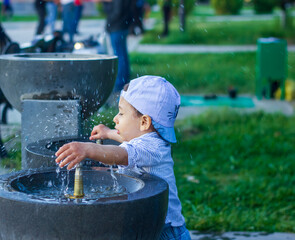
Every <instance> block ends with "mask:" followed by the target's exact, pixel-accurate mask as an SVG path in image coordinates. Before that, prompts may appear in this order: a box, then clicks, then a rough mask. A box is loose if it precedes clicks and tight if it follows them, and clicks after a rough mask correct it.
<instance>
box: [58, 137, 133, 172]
mask: <svg viewBox="0 0 295 240" xmlns="http://www.w3.org/2000/svg"><path fill="white" fill-rule="evenodd" d="M55 155H56V156H57V158H56V160H55V161H56V162H57V163H58V164H59V167H61V168H62V167H64V166H65V165H67V164H69V165H68V166H67V169H69V170H70V169H72V168H73V167H74V166H75V165H76V164H77V163H79V162H81V161H82V160H83V159H85V158H90V159H93V160H95V161H99V162H102V163H104V164H108V165H113V164H117V165H128V153H127V151H126V150H125V149H124V148H121V147H118V146H114V145H100V144H96V143H89V142H71V143H68V144H65V145H63V146H62V147H61V148H60V149H59V150H58V151H57V152H56V153H55Z"/></svg>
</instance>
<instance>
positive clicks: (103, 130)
mask: <svg viewBox="0 0 295 240" xmlns="http://www.w3.org/2000/svg"><path fill="white" fill-rule="evenodd" d="M110 131H111V129H110V128H108V127H107V126H105V125H103V124H99V125H97V126H95V127H94V128H93V130H92V132H91V136H90V138H89V139H90V140H97V139H108V138H109V133H110Z"/></svg>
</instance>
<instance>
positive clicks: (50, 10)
mask: <svg viewBox="0 0 295 240" xmlns="http://www.w3.org/2000/svg"><path fill="white" fill-rule="evenodd" d="M58 4H59V0H47V3H46V10H47V17H46V25H48V26H49V27H50V32H51V34H53V33H54V32H55V22H56V18H57V8H58Z"/></svg>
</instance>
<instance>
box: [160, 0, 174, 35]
mask: <svg viewBox="0 0 295 240" xmlns="http://www.w3.org/2000/svg"><path fill="white" fill-rule="evenodd" d="M171 10H172V3H171V0H164V4H163V7H162V11H163V20H164V30H163V33H162V36H163V37H166V36H168V34H169V22H170V19H171Z"/></svg>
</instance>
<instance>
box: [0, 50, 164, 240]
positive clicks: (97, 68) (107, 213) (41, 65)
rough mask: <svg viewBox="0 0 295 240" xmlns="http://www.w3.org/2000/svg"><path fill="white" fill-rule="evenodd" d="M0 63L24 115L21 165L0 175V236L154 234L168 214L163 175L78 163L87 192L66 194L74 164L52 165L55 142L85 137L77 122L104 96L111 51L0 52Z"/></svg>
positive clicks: (112, 73)
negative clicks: (75, 196) (69, 166)
mask: <svg viewBox="0 0 295 240" xmlns="http://www.w3.org/2000/svg"><path fill="white" fill-rule="evenodd" d="M0 69H1V76H0V86H1V89H2V91H3V93H4V95H5V96H6V98H7V99H8V101H9V102H10V103H11V104H12V106H13V107H14V108H16V109H18V110H19V111H20V112H21V114H22V126H21V127H22V131H21V134H22V168H23V169H24V170H22V171H19V172H14V173H10V174H6V175H2V176H0V213H1V214H0V239H11V240H14V239H50V240H51V239H128V240H129V239H151V240H154V239H157V238H158V237H159V235H160V233H161V229H162V226H163V225H164V222H165V216H166V213H167V204H168V186H167V183H166V182H165V181H164V180H162V179H160V178H157V177H155V176H151V175H149V174H141V175H139V174H137V173H134V172H132V171H124V172H120V173H119V172H117V171H115V172H113V170H112V169H111V171H110V170H109V169H107V168H101V167H93V166H91V165H89V166H87V167H86V166H84V169H83V182H84V191H85V197H84V198H82V199H70V198H67V197H66V196H67V194H68V193H69V192H73V186H74V171H69V172H68V171H66V170H64V169H63V170H60V169H59V168H56V167H50V166H55V162H54V157H53V154H54V152H55V151H56V150H57V148H58V147H60V146H61V145H63V144H64V143H66V142H69V141H73V140H75V141H77V140H78V141H84V140H85V137H84V134H85V133H84V132H83V129H84V125H83V122H84V120H85V119H86V118H87V117H89V116H91V114H92V113H93V112H94V111H96V110H98V109H99V107H100V106H102V105H103V103H104V102H105V101H106V99H107V98H108V96H109V95H110V93H111V91H112V88H113V85H114V82H115V78H116V72H117V57H115V56H106V55H75V54H69V53H42V54H14V55H3V56H0ZM85 141H86V140H85ZM109 144H113V143H112V142H110V143H109ZM40 146H41V147H40ZM32 168H34V169H32ZM110 190H111V191H110Z"/></svg>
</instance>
